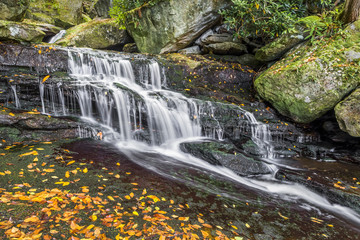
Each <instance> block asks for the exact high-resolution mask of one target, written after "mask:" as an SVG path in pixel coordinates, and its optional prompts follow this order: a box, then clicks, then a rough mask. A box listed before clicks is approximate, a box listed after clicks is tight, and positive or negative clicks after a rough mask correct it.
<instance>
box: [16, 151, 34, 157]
mask: <svg viewBox="0 0 360 240" xmlns="http://www.w3.org/2000/svg"><path fill="white" fill-rule="evenodd" d="M29 155H35V156H36V155H39V154H38V152H37V151H32V152H28V153H23V154H21V155H19V157H24V156H29Z"/></svg>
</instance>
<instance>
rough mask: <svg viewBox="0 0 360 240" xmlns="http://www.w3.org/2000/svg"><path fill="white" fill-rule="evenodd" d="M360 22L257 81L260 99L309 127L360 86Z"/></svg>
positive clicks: (297, 54)
mask: <svg viewBox="0 0 360 240" xmlns="http://www.w3.org/2000/svg"><path fill="white" fill-rule="evenodd" d="M359 47H360V21H357V22H355V23H353V24H351V25H349V26H348V27H347V28H346V29H345V34H344V35H343V36H337V37H335V38H334V39H321V40H319V41H315V42H313V44H305V45H303V46H300V47H298V48H296V49H293V50H292V51H291V52H290V53H289V54H287V57H285V58H284V59H282V60H281V61H279V62H277V63H276V64H275V65H273V66H272V67H271V68H270V69H268V70H266V71H265V72H263V73H262V74H261V75H260V76H259V77H258V78H257V79H256V80H255V88H256V90H257V91H258V93H259V95H260V96H261V97H262V98H264V99H265V100H266V101H268V102H270V103H271V104H272V105H273V106H274V107H275V108H276V109H277V110H278V111H279V112H280V113H281V114H283V115H285V116H287V117H290V118H292V119H293V120H294V121H296V122H300V123H309V122H311V121H314V120H315V119H317V118H319V117H321V116H322V115H323V114H325V113H326V112H327V111H329V110H331V109H333V108H334V107H335V106H336V104H338V103H339V102H340V101H341V100H342V99H343V98H344V97H345V96H346V95H347V94H349V93H351V92H352V91H353V90H354V89H355V88H357V87H358V86H359V85H360V80H359V79H360V76H359V72H360V67H359V59H360V54H359Z"/></svg>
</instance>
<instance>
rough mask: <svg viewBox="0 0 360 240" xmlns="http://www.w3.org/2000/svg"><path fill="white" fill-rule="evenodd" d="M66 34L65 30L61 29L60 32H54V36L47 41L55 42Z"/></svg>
mask: <svg viewBox="0 0 360 240" xmlns="http://www.w3.org/2000/svg"><path fill="white" fill-rule="evenodd" d="M65 34H66V30H61V31H60V32H58V34H56V35H55V36H53V37H52V38H51V39H50V40H49V43H51V44H52V43H56V42H57V41H59V40H60V39H61V38H63V37H64V36H65Z"/></svg>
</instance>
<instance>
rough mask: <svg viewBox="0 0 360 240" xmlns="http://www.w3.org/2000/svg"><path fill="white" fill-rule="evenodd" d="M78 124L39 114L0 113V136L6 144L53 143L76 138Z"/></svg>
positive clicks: (5, 111)
mask: <svg viewBox="0 0 360 240" xmlns="http://www.w3.org/2000/svg"><path fill="white" fill-rule="evenodd" d="M78 127H79V123H77V122H76V121H74V120H70V119H65V118H63V119H59V118H53V117H51V118H50V117H48V116H47V115H41V114H39V112H31V113H28V112H21V111H20V112H14V111H13V112H10V110H4V111H1V113H0V134H1V138H2V139H3V140H5V141H6V144H12V143H13V142H23V141H33V140H38V141H54V140H61V139H64V138H77V137H78Z"/></svg>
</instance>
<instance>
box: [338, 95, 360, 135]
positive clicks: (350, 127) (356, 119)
mask: <svg viewBox="0 0 360 240" xmlns="http://www.w3.org/2000/svg"><path fill="white" fill-rule="evenodd" d="M335 114H336V119H337V121H338V123H339V126H340V128H341V130H343V131H345V132H347V133H349V134H350V135H351V136H353V137H360V89H357V90H355V91H354V92H353V93H352V94H351V95H350V96H349V97H347V98H346V99H345V100H344V101H342V102H340V103H339V104H338V105H336V107H335Z"/></svg>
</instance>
